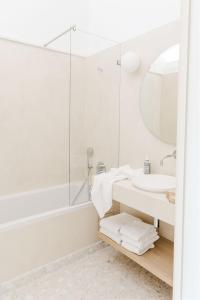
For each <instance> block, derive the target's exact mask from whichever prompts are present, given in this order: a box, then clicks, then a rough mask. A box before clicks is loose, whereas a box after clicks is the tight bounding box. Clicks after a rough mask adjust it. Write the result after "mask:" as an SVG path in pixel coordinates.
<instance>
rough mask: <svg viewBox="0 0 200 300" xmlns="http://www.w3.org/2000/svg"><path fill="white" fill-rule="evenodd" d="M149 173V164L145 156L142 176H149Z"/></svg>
mask: <svg viewBox="0 0 200 300" xmlns="http://www.w3.org/2000/svg"><path fill="white" fill-rule="evenodd" d="M150 173H151V162H150V160H149V158H148V156H146V157H145V160H144V174H150Z"/></svg>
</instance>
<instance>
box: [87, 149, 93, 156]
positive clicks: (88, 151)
mask: <svg viewBox="0 0 200 300" xmlns="http://www.w3.org/2000/svg"><path fill="white" fill-rule="evenodd" d="M93 154H94V149H93V148H92V147H88V148H87V157H92V156H93Z"/></svg>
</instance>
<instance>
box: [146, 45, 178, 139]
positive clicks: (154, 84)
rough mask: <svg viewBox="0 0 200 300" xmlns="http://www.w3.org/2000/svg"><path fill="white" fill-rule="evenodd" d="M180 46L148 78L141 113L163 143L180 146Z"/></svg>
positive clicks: (157, 63) (164, 56)
mask: <svg viewBox="0 0 200 300" xmlns="http://www.w3.org/2000/svg"><path fill="white" fill-rule="evenodd" d="M178 63H179V45H178V44H177V45H175V46H173V47H170V48H169V49H167V50H166V51H165V52H163V53H162V54H161V55H160V56H159V57H158V58H157V59H156V60H155V61H154V62H153V64H152V65H151V66H150V68H149V70H148V72H147V74H146V75H145V78H144V81H143V84H142V90H141V99H140V109H141V114H142V118H143V121H144V123H145V125H146V127H147V128H148V129H149V130H150V131H151V133H152V134H154V135H155V136H156V137H157V138H159V139H160V140H162V141H164V142H166V143H169V144H176V127H177V125H176V123H177V90H178Z"/></svg>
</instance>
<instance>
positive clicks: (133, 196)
mask: <svg viewBox="0 0 200 300" xmlns="http://www.w3.org/2000/svg"><path fill="white" fill-rule="evenodd" d="M113 200H115V201H117V202H119V203H122V204H124V205H126V206H128V207H130V208H134V209H136V210H138V211H141V212H143V213H145V214H148V215H150V216H152V217H154V218H157V219H159V220H162V221H164V222H166V223H168V224H171V225H174V221H175V205H174V203H170V202H169V200H168V199H167V197H166V194H165V193H152V192H146V191H143V190H140V189H138V188H136V187H134V186H133V184H132V183H131V181H130V180H123V181H119V182H117V183H115V184H114V185H113Z"/></svg>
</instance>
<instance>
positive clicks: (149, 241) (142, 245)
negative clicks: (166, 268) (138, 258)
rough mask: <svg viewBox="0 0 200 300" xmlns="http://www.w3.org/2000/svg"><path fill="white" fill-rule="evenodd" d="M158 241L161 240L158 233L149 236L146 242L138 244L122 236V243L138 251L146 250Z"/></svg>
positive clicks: (145, 239)
mask: <svg viewBox="0 0 200 300" xmlns="http://www.w3.org/2000/svg"><path fill="white" fill-rule="evenodd" d="M158 239H159V235H158V234H157V233H156V234H150V235H149V236H147V237H146V238H144V240H142V241H140V242H136V241H135V240H133V239H130V238H129V237H127V236H125V235H121V240H122V242H125V243H128V244H129V245H130V246H132V247H133V248H136V249H138V250H141V249H145V248H146V247H148V246H149V244H153V243H154V242H155V241H157V240H158Z"/></svg>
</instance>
